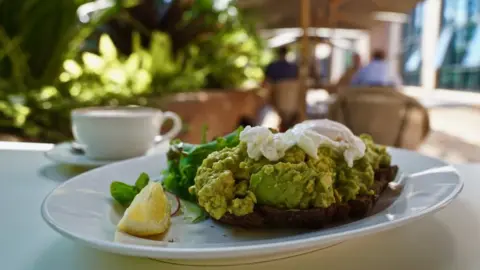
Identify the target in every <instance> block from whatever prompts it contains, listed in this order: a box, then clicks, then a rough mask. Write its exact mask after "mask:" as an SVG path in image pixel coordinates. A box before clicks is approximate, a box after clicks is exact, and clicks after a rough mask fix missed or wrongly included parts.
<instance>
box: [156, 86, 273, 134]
mask: <svg viewBox="0 0 480 270" xmlns="http://www.w3.org/2000/svg"><path fill="white" fill-rule="evenodd" d="M150 102H151V104H152V106H155V107H158V108H161V109H162V110H165V111H172V112H175V113H177V114H178V115H180V117H181V118H182V120H183V121H184V123H185V125H186V129H185V131H184V132H182V134H180V135H179V136H178V138H179V139H181V140H182V141H186V142H190V143H200V141H201V133H202V127H203V125H204V124H206V125H207V126H208V133H207V138H208V139H209V140H211V139H213V138H215V137H218V136H223V135H225V134H228V133H230V132H232V131H233V130H235V129H236V128H237V127H238V126H239V125H241V124H251V125H254V124H255V123H256V121H257V117H258V115H259V112H260V110H261V109H262V108H263V106H264V105H265V104H266V102H267V101H266V95H265V92H263V90H249V91H244V90H243V91H239V90H222V91H215V90H208V91H201V92H192V93H179V94H175V95H171V96H168V97H165V98H159V99H152V100H150ZM168 128H169V127H168V125H165V126H164V129H168Z"/></svg>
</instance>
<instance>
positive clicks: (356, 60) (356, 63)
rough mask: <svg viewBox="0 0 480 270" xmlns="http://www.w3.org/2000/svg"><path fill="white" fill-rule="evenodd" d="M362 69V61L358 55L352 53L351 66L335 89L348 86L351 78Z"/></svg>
mask: <svg viewBox="0 0 480 270" xmlns="http://www.w3.org/2000/svg"><path fill="white" fill-rule="evenodd" d="M361 67H362V59H361V58H360V55H359V54H358V53H353V55H352V64H351V65H350V67H348V69H347V70H346V71H345V73H343V75H342V77H340V79H339V80H338V82H337V87H343V86H348V85H350V84H351V83H352V79H353V76H354V75H355V74H356V73H357V71H359V70H360V68H361Z"/></svg>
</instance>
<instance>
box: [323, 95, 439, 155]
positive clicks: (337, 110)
mask: <svg viewBox="0 0 480 270" xmlns="http://www.w3.org/2000/svg"><path fill="white" fill-rule="evenodd" d="M328 118H329V119H331V120H335V121H338V122H341V123H343V124H345V125H346V126H347V127H349V128H350V129H351V130H352V131H353V133H355V134H357V135H358V134H361V133H368V134H370V135H372V137H373V138H374V140H375V141H376V142H377V143H380V144H384V145H389V146H395V147H399V148H406V149H417V148H418V147H419V146H420V145H421V144H422V142H423V141H424V140H425V138H426V137H427V135H428V133H429V131H430V120H429V115H428V111H427V109H426V108H425V107H424V106H423V105H422V104H420V103H419V102H418V101H417V100H415V99H414V98H412V97H409V96H407V95H405V94H403V93H401V92H399V91H398V90H396V89H393V88H387V87H371V88H351V89H345V90H344V91H342V93H341V94H340V95H339V96H338V98H337V99H336V101H335V102H334V103H333V104H331V105H330V107H329V112H328Z"/></svg>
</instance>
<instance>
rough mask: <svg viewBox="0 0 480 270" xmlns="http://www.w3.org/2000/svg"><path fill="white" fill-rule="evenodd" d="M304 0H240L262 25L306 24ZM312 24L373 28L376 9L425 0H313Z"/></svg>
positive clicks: (404, 9) (402, 9) (397, 9)
mask: <svg viewBox="0 0 480 270" xmlns="http://www.w3.org/2000/svg"><path fill="white" fill-rule="evenodd" d="M302 2H304V1H302V0H300V1H296V0H237V3H238V6H239V7H240V8H242V9H244V10H247V11H251V12H253V14H255V15H257V17H258V18H259V22H258V24H257V26H258V27H259V28H262V29H272V28H294V27H302V25H301V18H302V16H304V15H305V14H303V15H302V12H301V4H302ZM308 2H310V3H309V9H308V11H307V12H308V13H309V14H308V15H309V16H310V23H309V27H316V28H320V27H328V28H343V29H370V28H371V27H372V26H373V25H375V23H378V21H376V20H375V16H374V15H375V12H394V13H408V12H409V11H410V10H411V9H412V8H413V7H415V4H416V3H418V2H421V0H309V1H308Z"/></svg>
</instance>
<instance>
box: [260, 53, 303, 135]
mask: <svg viewBox="0 0 480 270" xmlns="http://www.w3.org/2000/svg"><path fill="white" fill-rule="evenodd" d="M287 52H288V50H287V48H286V47H281V48H279V49H278V51H277V54H278V58H277V59H276V60H275V61H273V62H272V63H270V64H269V65H268V66H267V68H266V70H265V86H267V87H268V88H270V93H271V98H270V102H271V105H272V106H273V107H274V108H275V110H276V111H277V113H278V114H279V116H280V119H281V120H280V122H281V123H280V127H279V128H280V131H284V130H286V129H288V128H289V127H291V126H292V125H293V124H294V123H296V121H297V119H298V99H299V98H300V97H299V90H300V89H299V87H298V67H297V65H296V63H292V62H289V61H287Z"/></svg>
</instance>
